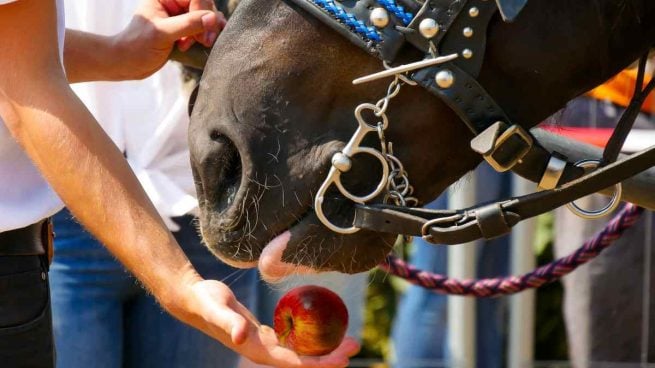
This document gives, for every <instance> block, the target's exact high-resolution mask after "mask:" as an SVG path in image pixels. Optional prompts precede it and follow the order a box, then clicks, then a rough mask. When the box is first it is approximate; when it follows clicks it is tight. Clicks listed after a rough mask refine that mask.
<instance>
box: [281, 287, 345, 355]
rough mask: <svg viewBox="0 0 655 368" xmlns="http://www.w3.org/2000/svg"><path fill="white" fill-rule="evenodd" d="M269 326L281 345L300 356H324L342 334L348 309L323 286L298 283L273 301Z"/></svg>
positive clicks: (339, 340)
mask: <svg viewBox="0 0 655 368" xmlns="http://www.w3.org/2000/svg"><path fill="white" fill-rule="evenodd" d="M273 327H274V329H275V333H276V335H277V337H278V339H279V340H280V344H281V345H282V346H284V347H287V348H289V349H291V350H293V351H295V352H296V353H298V354H300V355H313V356H318V355H325V354H328V353H330V352H331V351H333V350H334V349H336V348H337V347H338V346H339V344H340V343H341V341H342V340H343V338H344V336H345V335H346V329H347V328H348V309H346V306H345V305H344V304H343V301H342V300H341V298H340V297H339V295H337V294H335V293H334V292H332V291H330V290H328V289H326V288H324V287H320V286H313V285H309V286H301V287H298V288H295V289H292V290H291V291H289V292H288V293H286V294H285V295H284V296H283V297H282V298H281V299H280V301H279V302H278V303H277V306H276V307H275V315H274V320H273Z"/></svg>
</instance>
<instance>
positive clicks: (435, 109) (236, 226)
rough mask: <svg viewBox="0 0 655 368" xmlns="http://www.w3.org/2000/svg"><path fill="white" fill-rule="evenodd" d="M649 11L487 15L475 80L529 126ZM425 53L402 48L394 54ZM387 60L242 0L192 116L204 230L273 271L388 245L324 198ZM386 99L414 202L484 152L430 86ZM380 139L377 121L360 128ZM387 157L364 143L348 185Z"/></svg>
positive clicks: (652, 25)
mask: <svg viewBox="0 0 655 368" xmlns="http://www.w3.org/2000/svg"><path fill="white" fill-rule="evenodd" d="M453 2H455V3H456V2H458V0H454V1H453ZM654 16H655V3H654V2H652V1H649V0H625V1H616V0H576V1H572V0H551V1H538V0H531V1H528V2H527V4H526V5H525V7H524V9H523V10H522V11H521V13H520V14H519V15H518V16H517V17H516V19H515V20H514V21H513V22H511V23H510V22H505V21H504V20H503V19H502V18H501V17H500V15H495V16H494V17H493V18H492V19H491V20H490V22H489V26H488V29H487V40H486V52H485V54H484V59H483V63H482V65H481V69H480V72H479V76H478V77H477V81H478V83H479V84H480V85H482V86H483V87H484V89H485V90H486V91H488V92H489V94H490V95H492V96H494V98H495V100H496V102H497V103H498V104H499V105H500V106H502V108H503V109H504V111H505V113H506V114H507V116H508V117H509V118H510V119H511V120H512V121H514V122H517V123H518V124H520V125H521V126H522V127H524V128H526V129H527V128H530V127H533V126H535V125H536V124H538V123H539V122H541V121H542V120H544V119H545V118H547V117H548V116H550V115H552V114H553V113H555V112H557V111H558V110H560V109H561V108H562V107H563V106H565V105H566V103H567V102H568V101H570V100H571V99H573V98H575V97H576V96H578V95H580V94H582V93H584V92H586V91H588V90H589V89H591V88H593V87H595V86H597V85H599V84H601V83H602V82H604V81H605V80H607V79H608V78H610V77H611V76H613V75H615V74H616V73H618V72H619V71H620V70H622V69H624V68H625V67H627V66H629V65H630V64H632V63H633V62H634V61H635V60H637V59H638V58H639V57H640V56H641V55H643V54H644V53H646V52H647V51H648V50H649V49H650V48H651V47H652V46H653V43H654V42H655V22H650V21H648V20H649V19H652V18H653V17H654ZM421 57H422V55H421V53H420V52H418V50H408V51H407V52H406V53H405V54H403V55H402V56H401V60H400V62H401V63H402V62H408V61H414V60H419V59H420V58H421ZM380 68H381V66H380V62H379V61H378V60H376V59H375V58H373V57H371V56H370V55H367V54H366V53H365V52H362V50H360V49H359V48H357V47H356V46H354V45H353V44H352V43H351V42H349V41H348V40H346V39H345V38H343V37H341V36H340V35H339V34H338V33H336V32H334V31H333V30H331V29H330V28H328V27H326V25H325V24H324V23H322V22H320V21H319V20H317V19H316V18H315V17H313V16H312V15H310V14H309V13H308V12H307V11H305V10H304V9H301V8H299V7H298V6H297V5H296V4H295V3H293V2H291V1H288V0H242V1H241V3H240V5H239V7H238V8H237V9H236V11H235V13H234V14H233V15H232V17H231V19H230V22H229V24H228V25H227V27H226V28H225V30H224V31H223V33H222V34H221V36H220V37H219V40H218V41H217V43H216V45H215V46H214V50H213V51H212V53H211V55H210V57H209V60H208V62H207V66H206V68H205V71H204V74H203V77H202V80H201V83H200V86H199V92H198V94H197V98H196V99H195V101H194V109H193V114H192V119H191V125H190V128H189V143H190V148H191V160H192V169H193V173H194V177H195V181H196V188H197V192H198V198H199V204H200V216H199V218H200V226H201V232H202V236H203V239H204V241H205V242H206V244H207V246H208V247H209V248H210V249H211V250H212V252H213V253H214V254H215V255H216V256H217V257H218V258H220V259H221V260H223V261H224V262H226V263H228V264H231V265H234V266H237V267H254V266H259V268H260V270H261V271H262V274H263V275H264V277H266V278H268V279H276V278H279V277H282V276H284V275H286V274H288V273H290V272H292V271H299V272H317V271H333V270H334V271H340V272H345V273H356V272H362V271H366V270H368V269H371V268H373V267H375V266H376V265H377V264H378V263H379V262H380V261H382V260H383V259H384V258H385V256H386V255H387V254H388V253H389V251H390V250H391V249H392V247H393V244H394V239H395V236H393V235H390V234H384V233H380V232H376V231H370V230H362V231H359V232H357V233H355V234H340V233H335V232H333V231H331V230H330V229H328V228H327V227H326V226H324V225H323V224H322V223H321V221H320V220H319V218H318V216H317V214H316V212H315V208H314V199H315V196H316V193H317V191H318V190H319V187H320V186H321V183H322V182H323V180H324V179H325V176H326V175H327V173H328V169H329V168H330V161H331V158H332V157H333V155H334V154H335V152H339V151H340V150H341V149H343V147H344V145H345V144H346V142H348V140H349V139H350V137H351V135H352V133H353V130H354V127H355V126H356V125H355V119H354V117H353V110H354V109H355V108H356V107H357V106H358V105H359V104H361V103H363V102H375V101H378V100H379V99H380V98H382V97H384V93H383V92H384V91H386V90H387V85H388V83H389V81H388V80H376V81H373V82H371V83H368V84H364V85H352V83H351V82H352V81H353V79H355V78H357V77H360V76H364V75H371V74H373V73H376V72H378V71H379V70H380ZM386 115H387V116H388V119H389V121H390V124H389V128H388V129H387V130H386V132H385V135H386V138H387V139H389V140H392V141H393V150H394V155H395V156H396V157H398V158H399V159H400V161H402V163H404V168H405V169H406V171H407V172H408V173H409V175H410V178H411V183H412V185H413V187H414V188H415V192H414V194H413V195H414V197H416V199H417V201H419V202H422V203H426V202H428V201H430V200H432V199H434V198H436V197H437V196H438V195H439V194H440V193H441V192H442V191H444V189H446V188H447V187H448V186H450V185H451V184H453V183H454V182H456V181H457V180H458V179H460V178H461V177H463V176H464V175H465V174H466V173H467V172H469V171H471V170H472V169H473V168H475V167H476V166H477V165H478V164H479V163H480V162H481V158H480V156H479V155H478V154H477V153H475V152H474V151H473V150H472V149H471V148H470V146H469V141H471V140H472V139H473V138H474V136H473V134H472V133H471V131H470V130H469V129H467V127H466V126H465V125H464V124H461V121H460V117H459V116H458V115H457V114H456V113H454V112H453V111H452V110H451V109H450V108H449V107H448V106H447V105H446V104H445V103H444V102H443V101H442V100H441V99H439V98H436V97H435V96H433V95H431V94H429V93H427V92H426V91H425V90H424V89H422V88H420V87H414V88H412V87H405V88H403V90H402V91H401V92H400V93H399V94H398V96H396V97H395V99H394V100H393V103H392V104H390V105H389V107H388V110H387V111H386ZM376 141H377V138H376V137H375V134H373V137H372V138H371V137H370V136H369V137H368V138H366V139H365V140H364V144H366V145H371V146H375V145H376V144H378V145H379V143H376ZM362 156H364V155H362ZM380 171H381V170H380V165H379V164H378V163H377V162H376V161H375V160H374V159H372V158H370V157H356V159H354V160H353V162H352V169H351V170H350V171H349V172H348V173H347V175H344V176H343V177H342V180H343V185H344V186H345V187H347V188H348V189H349V190H350V191H351V192H353V193H359V194H362V193H367V192H368V191H370V190H371V182H370V180H369V179H370V178H372V177H376V176H379V175H380ZM338 197H339V195H338V193H337V192H336V191H335V190H334V189H333V188H332V189H331V190H330V191H329V192H328V193H327V195H326V198H327V200H326V203H325V213H326V214H328V216H329V218H330V219H331V221H333V222H334V223H336V224H338V225H343V224H348V223H351V222H352V218H353V204H352V203H350V202H348V201H343V200H340V199H339V198H338Z"/></svg>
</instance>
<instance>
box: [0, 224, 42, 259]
mask: <svg viewBox="0 0 655 368" xmlns="http://www.w3.org/2000/svg"><path fill="white" fill-rule="evenodd" d="M50 234H52V231H51V223H50V221H49V220H43V221H40V222H37V223H35V224H32V225H29V226H27V227H24V228H22V229H16V230H10V231H5V232H3V233H0V256H38V255H44V254H46V249H47V247H48V244H51V243H52V242H51V241H49V240H48V239H51V236H50ZM48 254H49V252H48Z"/></svg>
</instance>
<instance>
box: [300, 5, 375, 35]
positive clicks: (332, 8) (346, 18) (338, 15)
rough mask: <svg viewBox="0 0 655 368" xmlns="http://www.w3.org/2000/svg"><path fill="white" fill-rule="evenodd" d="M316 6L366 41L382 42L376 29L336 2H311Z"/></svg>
mask: <svg viewBox="0 0 655 368" xmlns="http://www.w3.org/2000/svg"><path fill="white" fill-rule="evenodd" d="M311 1H312V2H313V3H314V4H316V5H318V6H319V7H321V8H322V9H324V10H325V11H327V12H328V13H329V14H330V15H331V16H332V17H334V18H335V19H337V20H339V21H340V22H341V23H343V24H345V25H346V26H348V27H350V29H352V30H353V31H355V32H357V33H358V34H359V35H360V36H362V37H363V38H365V39H366V40H369V41H373V42H376V43H377V42H381V41H382V36H381V35H380V34H379V33H378V31H377V30H376V29H375V28H374V27H369V26H367V25H366V23H364V22H362V21H361V20H359V19H357V18H355V16H354V15H352V14H348V13H347V12H346V11H345V10H344V9H343V8H342V7H341V6H339V5H337V4H335V3H334V0H311Z"/></svg>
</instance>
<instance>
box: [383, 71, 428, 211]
mask: <svg viewBox="0 0 655 368" xmlns="http://www.w3.org/2000/svg"><path fill="white" fill-rule="evenodd" d="M385 67H386V65H385ZM405 79H407V78H406V77H405V76H402V75H400V74H399V75H396V77H395V78H394V80H393V81H392V82H391V83H390V84H389V87H388V88H387V95H386V96H385V97H384V98H382V99H380V101H378V102H377V103H376V104H375V106H377V107H378V109H379V110H378V111H377V112H376V113H375V115H376V116H378V117H382V116H383V115H384V116H385V117H386V112H387V109H388V107H389V102H390V101H391V100H392V99H393V98H394V97H396V96H397V95H398V93H400V89H401V88H402V86H403V85H405V84H406V83H405V81H404V80H405ZM377 128H378V138H379V139H380V147H381V149H382V153H383V154H384V157H385V158H386V160H387V164H388V165H389V179H388V181H387V193H386V194H385V196H384V203H385V204H389V203H393V204H395V205H396V206H402V207H407V206H417V205H418V203H419V201H418V199H417V198H416V197H413V194H414V187H412V185H411V184H410V182H409V174H408V173H407V171H406V170H405V167H404V166H403V164H402V162H401V161H400V159H398V157H396V156H395V155H394V153H393V143H391V142H387V140H386V138H385V135H384V130H385V127H384V126H383V125H382V123H378V125H377Z"/></svg>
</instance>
